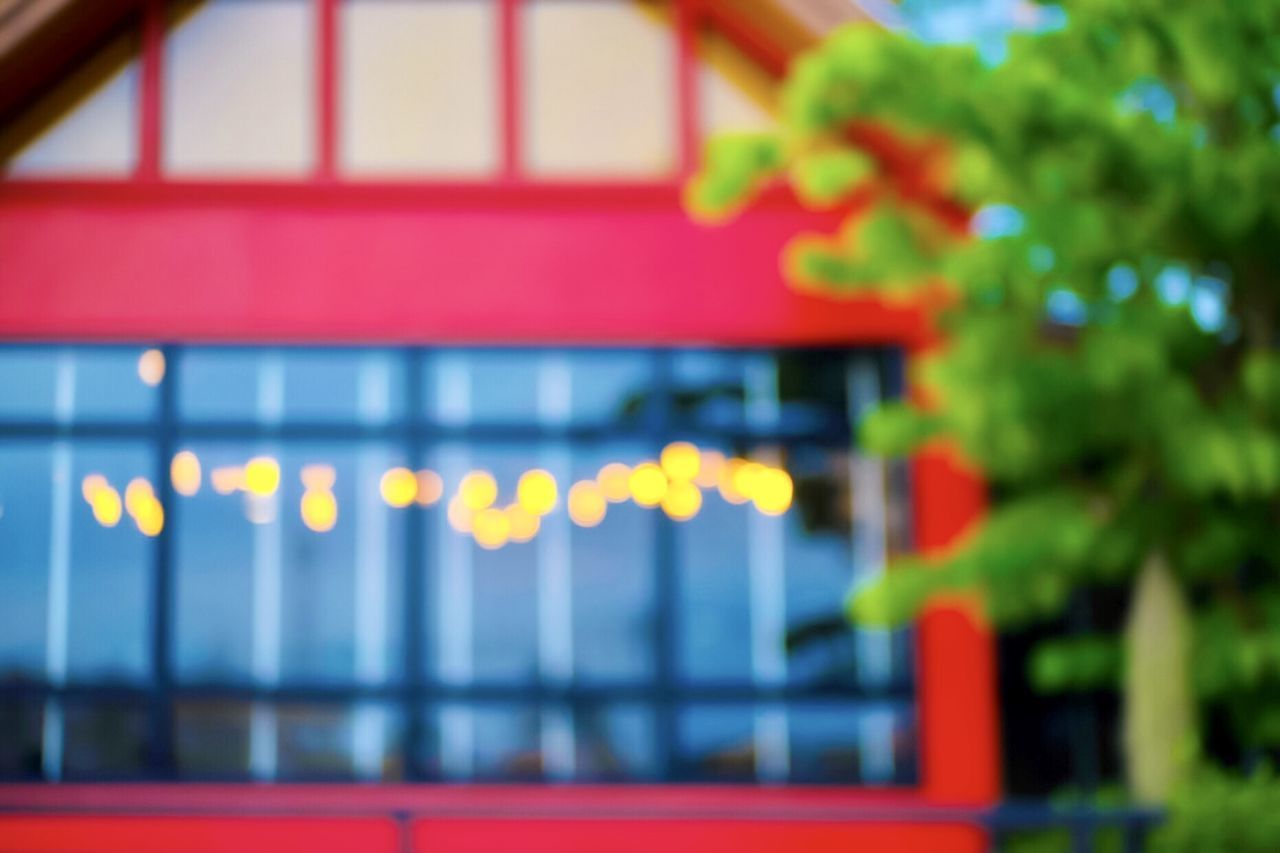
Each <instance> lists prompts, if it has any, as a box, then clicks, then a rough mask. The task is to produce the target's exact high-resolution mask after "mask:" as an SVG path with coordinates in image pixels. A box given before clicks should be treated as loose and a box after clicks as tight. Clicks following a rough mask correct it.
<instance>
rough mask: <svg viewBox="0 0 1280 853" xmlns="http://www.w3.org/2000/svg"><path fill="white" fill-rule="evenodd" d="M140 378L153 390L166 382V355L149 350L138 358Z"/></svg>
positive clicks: (155, 350)
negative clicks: (162, 382)
mask: <svg viewBox="0 0 1280 853" xmlns="http://www.w3.org/2000/svg"><path fill="white" fill-rule="evenodd" d="M138 378H139V379H141V380H142V382H143V384H145V385H150V386H152V387H153V388H154V387H155V386H156V385H159V384H160V383H161V381H163V380H164V353H162V352H160V350H158V349H149V350H147V351H146V352H144V353H143V354H142V355H140V356H138Z"/></svg>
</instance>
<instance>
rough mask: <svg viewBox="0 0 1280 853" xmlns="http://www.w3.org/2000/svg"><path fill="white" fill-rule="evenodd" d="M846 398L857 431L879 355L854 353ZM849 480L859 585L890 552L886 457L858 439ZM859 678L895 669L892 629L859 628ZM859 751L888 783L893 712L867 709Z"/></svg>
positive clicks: (872, 773)
mask: <svg viewBox="0 0 1280 853" xmlns="http://www.w3.org/2000/svg"><path fill="white" fill-rule="evenodd" d="M845 388H846V398H847V401H848V409H849V412H848V416H849V426H850V430H851V432H852V433H853V434H854V435H856V433H857V429H858V427H859V425H860V424H861V423H862V420H863V418H865V417H866V415H867V413H868V412H869V411H870V410H871V409H872V408H874V407H875V405H876V404H877V403H878V402H879V400H880V396H881V389H880V377H879V374H878V372H877V366H876V363H875V361H874V360H872V359H871V358H869V357H867V356H853V357H851V358H850V360H849V362H848V366H847V368H846V371H845ZM849 483H850V488H851V489H852V491H853V501H852V504H853V519H852V521H853V523H852V525H851V530H852V536H853V542H852V551H853V584H854V586H855V587H856V586H859V585H862V584H865V583H868V582H870V581H872V580H874V579H875V578H876V577H878V576H879V575H880V574H882V573H883V572H884V567H885V562H886V560H887V557H888V547H887V544H886V534H887V532H886V518H887V509H886V506H885V467H884V462H883V460H881V459H879V458H877V457H874V456H870V455H868V454H865V453H862V452H861V451H860V450H859V449H858V447H857V445H856V443H855V444H854V445H853V446H851V447H850V453H849ZM854 649H855V654H856V659H857V664H858V681H859V682H861V683H862V684H863V685H864V686H868V687H882V686H884V685H885V684H886V683H887V682H888V681H889V679H890V677H891V676H892V674H893V651H892V644H891V638H890V636H889V632H888V631H885V630H882V629H875V628H858V629H857V632H856V634H855V635H854ZM858 752H859V754H860V755H861V771H862V776H863V779H864V781H868V782H884V781H888V780H890V779H892V778H893V773H894V757H893V711H892V710H891V709H888V710H886V709H881V708H877V709H872V708H868V709H866V710H865V711H864V712H863V713H862V714H861V715H860V717H859V720H858Z"/></svg>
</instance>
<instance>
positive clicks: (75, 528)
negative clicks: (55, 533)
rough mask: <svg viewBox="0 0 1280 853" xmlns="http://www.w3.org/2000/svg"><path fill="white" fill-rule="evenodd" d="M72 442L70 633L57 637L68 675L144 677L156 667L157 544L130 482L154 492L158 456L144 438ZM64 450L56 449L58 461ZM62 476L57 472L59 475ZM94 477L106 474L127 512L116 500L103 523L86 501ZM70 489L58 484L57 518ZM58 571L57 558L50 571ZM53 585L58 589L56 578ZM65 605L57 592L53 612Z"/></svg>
mask: <svg viewBox="0 0 1280 853" xmlns="http://www.w3.org/2000/svg"><path fill="white" fill-rule="evenodd" d="M73 447H74V450H73V453H72V459H71V465H70V474H71V482H70V486H71V488H70V490H69V491H70V495H69V497H70V503H71V512H70V531H69V532H70V541H69V546H68V550H69V555H68V556H69V572H68V576H67V587H66V593H65V595H66V615H65V623H64V624H65V625H66V628H67V634H66V637H65V638H64V639H60V638H57V637H51V638H50V639H51V640H52V641H53V642H55V643H59V644H62V643H65V648H66V655H67V662H66V668H67V674H68V676H69V677H70V678H71V679H73V680H85V679H91V678H92V679H97V680H103V681H116V680H134V679H139V678H143V677H145V676H146V675H147V673H148V671H149V669H150V665H151V656H150V653H149V651H148V645H149V644H148V632H149V630H150V625H151V598H150V589H151V584H150V579H151V574H152V566H153V564H154V559H155V542H154V540H153V539H152V538H151V537H150V536H149V535H145V534H144V533H143V532H142V529H141V526H140V525H141V522H140V521H139V520H138V519H139V516H138V515H137V514H135V511H134V508H133V507H131V506H130V504H131V501H130V500H129V484H130V483H133V482H134V481H135V480H137V479H140V482H141V484H142V485H143V487H144V488H145V489H146V490H147V491H150V492H151V493H152V494H153V495H154V492H155V489H156V478H155V473H154V472H155V467H154V461H153V459H154V457H153V455H152V452H151V450H150V448H149V447H148V446H146V445H144V444H142V443H140V442H118V443H116V442H110V443H109V442H105V441H104V442H102V443H92V444H90V443H87V442H86V443H77V444H75V445H73ZM57 455H58V451H57V450H56V449H55V451H54V456H55V459H54V465H55V466H57V465H58V460H57V458H56V457H57ZM60 474H61V472H60V471H59V472H58V473H56V474H55V478H57V477H59V476H60ZM94 475H97V476H101V477H104V478H105V480H106V483H107V484H108V485H109V487H110V488H112V489H114V490H115V491H116V493H117V494H118V495H119V496H120V497H119V498H118V499H117V500H119V501H120V503H123V504H124V507H123V509H122V508H121V507H120V506H119V504H117V505H116V507H115V509H114V518H111V517H107V516H106V515H105V514H104V515H103V517H102V518H101V520H99V518H98V517H96V516H95V512H94V508H93V507H92V506H90V503H89V501H88V500H86V499H85V495H86V492H87V491H89V490H88V489H86V487H85V479H86V478H88V477H91V476H94ZM55 483H56V479H55ZM65 494H66V493H65V492H62V491H60V490H59V489H57V488H55V489H54V500H53V501H51V505H50V514H51V516H53V517H54V518H56V517H57V515H58V513H60V512H61V511H62V510H61V500H63V496H64V495H65ZM99 511H100V512H101V510H99ZM131 516H132V517H131ZM57 570H58V569H57V566H56V564H53V563H52V561H51V576H52V574H53V573H54V572H56V571H57ZM51 587H54V589H56V586H55V585H54V584H52V583H51ZM52 594H53V593H51V595H52ZM61 606H62V605H61V604H60V602H59V601H58V600H57V598H56V597H54V598H53V599H52V600H51V602H50V613H51V614H55V613H56V612H57V611H58V609H59V608H60V607H61ZM51 657H52V655H51ZM56 667H57V664H56V662H53V661H51V663H50V668H51V671H52V670H53V669H55V668H56Z"/></svg>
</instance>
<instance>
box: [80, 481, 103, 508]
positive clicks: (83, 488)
mask: <svg viewBox="0 0 1280 853" xmlns="http://www.w3.org/2000/svg"><path fill="white" fill-rule="evenodd" d="M107 486H108V483H107V478H106V477H104V476H102V475H101V474H89V475H87V476H86V477H85V478H84V479H83V480H81V481H80V494H81V495H83V496H84V499H85V501H86V502H87V503H90V504H92V503H93V496H94V495H95V494H96V493H97V492H98V491H99V490H100V489H105V488H107Z"/></svg>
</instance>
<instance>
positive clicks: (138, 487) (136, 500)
mask: <svg viewBox="0 0 1280 853" xmlns="http://www.w3.org/2000/svg"><path fill="white" fill-rule="evenodd" d="M153 500H155V492H153V491H152V490H151V484H150V483H148V482H147V481H146V480H145V479H143V478H142V477H134V478H133V479H132V480H130V481H129V485H128V486H126V487H125V490H124V508H125V509H126V510H128V511H129V515H131V516H133V517H134V518H135V519H136V518H137V517H138V516H139V515H141V514H142V513H143V512H144V511H145V509H146V504H147V502H148V501H153Z"/></svg>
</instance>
